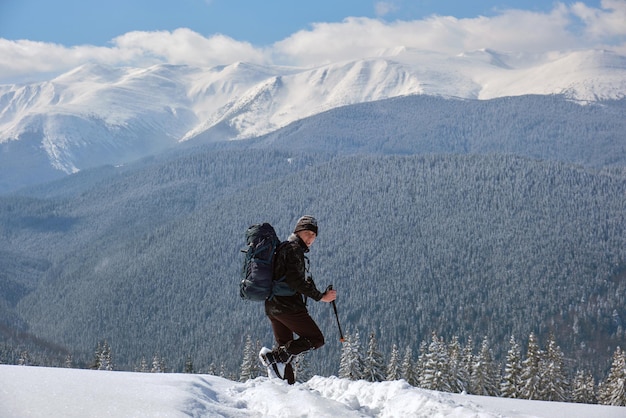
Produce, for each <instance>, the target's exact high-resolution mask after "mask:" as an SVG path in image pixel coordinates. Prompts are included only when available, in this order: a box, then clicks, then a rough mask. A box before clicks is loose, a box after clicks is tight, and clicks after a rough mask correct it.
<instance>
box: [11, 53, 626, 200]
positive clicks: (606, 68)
mask: <svg viewBox="0 0 626 418" xmlns="http://www.w3.org/2000/svg"><path fill="white" fill-rule="evenodd" d="M525 94H539V95H554V94H561V95H563V96H564V97H566V98H568V99H569V100H574V101H577V102H580V103H587V102H594V101H598V100H610V99H621V98H623V97H625V96H626V57H623V56H621V55H618V54H615V53H612V52H608V51H595V50H591V51H574V52H570V53H561V54H554V55H547V56H542V57H530V58H529V57H523V56H521V55H519V54H517V55H515V54H511V53H503V52H497V51H492V50H488V49H485V50H479V51H473V52H468V53H463V54H459V55H457V56H449V55H444V54H440V53H433V52H425V51H416V50H411V49H407V48H397V49H395V50H393V51H386V52H382V53H381V55H380V56H378V57H371V58H366V59H362V60H355V61H346V62H337V63H330V64H326V65H323V66H318V67H315V68H293V67H279V66H261V65H257V64H248V63H241V62H238V63H233V64H229V65H224V66H218V67H212V68H201V67H191V66H176V65H165V64H163V65H156V66H152V67H148V68H130V67H128V68H113V67H107V66H104V65H101V64H85V65H83V66H81V67H78V68H75V69H74V70H71V71H69V72H67V73H65V74H62V75H60V76H57V77H56V78H54V79H52V80H49V81H45V82H42V83H34V84H27V85H0V155H3V156H4V158H5V159H10V160H12V161H14V162H15V161H17V162H20V161H25V162H26V163H25V164H22V165H25V166H27V170H28V171H29V172H28V173H26V172H25V171H26V170H22V172H21V174H23V176H24V177H25V178H26V177H32V178H33V179H38V180H37V181H43V180H47V179H49V178H50V175H51V174H50V173H52V174H56V177H60V176H63V175H66V174H69V173H73V172H76V171H78V170H82V169H85V168H89V167H95V166H99V165H104V164H113V165H116V164H123V163H126V162H129V161H131V160H134V159H136V158H141V157H144V156H148V155H154V154H158V153H160V152H162V151H164V150H166V149H170V148H174V147H177V146H180V144H181V143H183V142H186V141H190V140H195V141H196V142H198V141H200V142H202V141H204V142H206V141H210V142H211V141H228V140H233V139H239V140H241V139H249V138H255V137H258V136H261V135H265V134H268V133H270V132H273V131H276V130H277V129H280V128H282V127H285V126H287V125H289V124H290V123H292V122H294V121H297V120H302V119H304V118H306V117H309V116H312V115H315V114H319V113H321V112H324V111H327V110H330V109H334V108H337V107H341V106H346V105H351V104H358V103H363V102H371V101H377V100H382V99H388V98H393V97H400V96H408V95H431V96H439V97H446V98H466V99H467V98H469V99H479V100H489V99H493V98H497V97H506V96H519V95H525ZM22 141H27V142H28V146H17V145H16V144H14V143H15V142H22ZM12 143H13V144H12ZM24 148H27V150H28V152H25V151H24ZM34 154H36V155H34ZM3 161H4V160H3ZM3 161H0V162H3ZM45 161H47V162H48V163H47V165H48V166H47V167H43V165H45V164H44V162H45ZM6 164H9V163H8V162H7V163H6ZM14 165H16V166H17V165H18V164H14ZM14 170H19V168H18V167H15V168H14ZM7 176H8V175H7ZM14 177H19V175H18V174H16V175H15V176H14ZM26 185H28V184H26ZM13 187H14V188H15V186H13Z"/></svg>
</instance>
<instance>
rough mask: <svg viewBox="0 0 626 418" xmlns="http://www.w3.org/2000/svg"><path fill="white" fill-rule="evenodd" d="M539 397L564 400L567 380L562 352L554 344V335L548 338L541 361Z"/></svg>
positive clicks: (567, 390)
mask: <svg viewBox="0 0 626 418" xmlns="http://www.w3.org/2000/svg"><path fill="white" fill-rule="evenodd" d="M541 370H542V372H541V399H543V400H544V401H558V402H565V401H566V400H567V394H568V392H569V381H568V379H567V376H566V375H565V365H564V362H563V352H562V351H561V348H560V347H558V346H557V345H556V340H555V338H554V335H552V334H551V335H550V337H549V338H548V348H547V350H546V353H545V355H544V356H543V358H542V362H541Z"/></svg>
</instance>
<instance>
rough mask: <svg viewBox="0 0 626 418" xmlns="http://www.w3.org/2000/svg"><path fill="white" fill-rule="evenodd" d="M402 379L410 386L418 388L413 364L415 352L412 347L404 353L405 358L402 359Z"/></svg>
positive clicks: (407, 348) (408, 347)
mask: <svg viewBox="0 0 626 418" xmlns="http://www.w3.org/2000/svg"><path fill="white" fill-rule="evenodd" d="M400 377H401V378H402V379H404V380H406V382H407V383H408V384H409V385H413V386H417V385H418V383H419V382H418V380H417V376H416V375H415V367H414V364H413V350H411V347H410V346H407V347H406V350H405V351H404V357H403V358H402V363H401V364H400Z"/></svg>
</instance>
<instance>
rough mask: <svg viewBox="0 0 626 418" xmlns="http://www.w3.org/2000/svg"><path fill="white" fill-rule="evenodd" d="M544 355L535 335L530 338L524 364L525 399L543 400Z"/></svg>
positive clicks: (523, 394) (532, 334)
mask: <svg viewBox="0 0 626 418" xmlns="http://www.w3.org/2000/svg"><path fill="white" fill-rule="evenodd" d="M542 357H543V353H542V351H541V349H540V348H539V344H538V342H537V338H536V337H535V334H534V333H532V332H531V333H530V336H529V337H528V349H527V351H526V358H525V359H524V361H523V362H522V390H521V397H522V398H523V399H535V400H538V399H539V400H540V399H541V370H540V366H541V358H542Z"/></svg>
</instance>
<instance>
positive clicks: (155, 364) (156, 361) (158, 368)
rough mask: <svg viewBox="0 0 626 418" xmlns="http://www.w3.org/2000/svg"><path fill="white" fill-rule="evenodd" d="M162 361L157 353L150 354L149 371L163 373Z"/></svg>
mask: <svg viewBox="0 0 626 418" xmlns="http://www.w3.org/2000/svg"><path fill="white" fill-rule="evenodd" d="M163 363H164V362H163V360H162V359H161V358H160V357H159V355H158V354H155V355H154V356H152V368H151V369H150V373H165V369H164V368H163Z"/></svg>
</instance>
